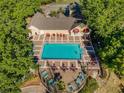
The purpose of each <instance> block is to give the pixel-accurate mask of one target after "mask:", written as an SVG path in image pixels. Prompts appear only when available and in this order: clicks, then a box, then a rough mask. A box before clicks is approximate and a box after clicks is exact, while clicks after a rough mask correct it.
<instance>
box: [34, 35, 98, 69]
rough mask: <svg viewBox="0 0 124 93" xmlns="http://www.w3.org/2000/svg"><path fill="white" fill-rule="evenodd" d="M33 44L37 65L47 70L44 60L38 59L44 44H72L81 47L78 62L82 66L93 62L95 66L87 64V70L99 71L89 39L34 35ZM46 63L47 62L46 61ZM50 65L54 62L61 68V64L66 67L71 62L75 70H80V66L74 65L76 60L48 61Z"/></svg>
mask: <svg viewBox="0 0 124 93" xmlns="http://www.w3.org/2000/svg"><path fill="white" fill-rule="evenodd" d="M32 41H33V44H34V56H38V57H39V64H43V65H44V66H43V68H48V67H47V65H46V60H43V59H41V58H40V55H41V54H42V47H43V44H44V43H64V44H66V43H72V44H73V43H74V44H80V45H81V47H82V48H83V49H84V54H83V57H82V60H80V61H81V62H82V63H83V64H84V65H87V63H91V62H94V63H95V64H93V65H92V64H89V66H88V68H89V69H100V68H99V62H98V59H97V57H96V55H95V51H94V48H93V46H92V43H91V40H90V37H89V38H86V39H84V38H83V37H81V36H69V35H64V36H57V35H50V36H47V35H36V36H34V38H33V39H32ZM47 61H48V60H47ZM49 61H50V62H51V63H50V64H54V63H55V62H56V61H57V62H58V61H59V63H56V65H59V66H61V64H62V63H66V62H67V63H68V66H70V64H71V62H73V63H74V64H75V65H76V67H77V68H79V69H80V66H79V65H78V64H76V63H77V62H74V61H77V60H73V61H72V60H49Z"/></svg>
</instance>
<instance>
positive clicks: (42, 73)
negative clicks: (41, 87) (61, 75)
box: [40, 70, 48, 79]
mask: <svg viewBox="0 0 124 93" xmlns="http://www.w3.org/2000/svg"><path fill="white" fill-rule="evenodd" d="M40 75H41V77H42V78H44V79H46V78H48V72H47V71H45V70H44V71H43V72H41V74H40Z"/></svg>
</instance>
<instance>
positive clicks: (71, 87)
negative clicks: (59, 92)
mask: <svg viewBox="0 0 124 93" xmlns="http://www.w3.org/2000/svg"><path fill="white" fill-rule="evenodd" d="M75 89H76V87H75V86H74V85H72V84H69V85H68V92H73V91H74V90H75Z"/></svg>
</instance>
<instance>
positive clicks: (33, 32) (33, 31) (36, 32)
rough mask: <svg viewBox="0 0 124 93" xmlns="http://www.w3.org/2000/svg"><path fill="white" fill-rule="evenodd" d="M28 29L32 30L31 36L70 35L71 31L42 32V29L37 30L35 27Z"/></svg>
mask: <svg viewBox="0 0 124 93" xmlns="http://www.w3.org/2000/svg"><path fill="white" fill-rule="evenodd" d="M28 29H30V30H31V33H30V35H36V34H39V35H42V34H46V33H49V34H53V33H54V34H57V33H58V34H60V33H61V34H69V31H68V30H40V29H37V28H36V27H34V26H30V27H29V28H28Z"/></svg>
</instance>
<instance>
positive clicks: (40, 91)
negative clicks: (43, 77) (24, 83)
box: [21, 85, 46, 93]
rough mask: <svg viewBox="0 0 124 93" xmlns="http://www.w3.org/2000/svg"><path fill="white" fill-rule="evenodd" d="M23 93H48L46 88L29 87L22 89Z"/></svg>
mask: <svg viewBox="0 0 124 93" xmlns="http://www.w3.org/2000/svg"><path fill="white" fill-rule="evenodd" d="M21 90H22V93H46V90H45V88H44V86H42V85H41V86H37V85H36V86H28V87H24V88H21Z"/></svg>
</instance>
